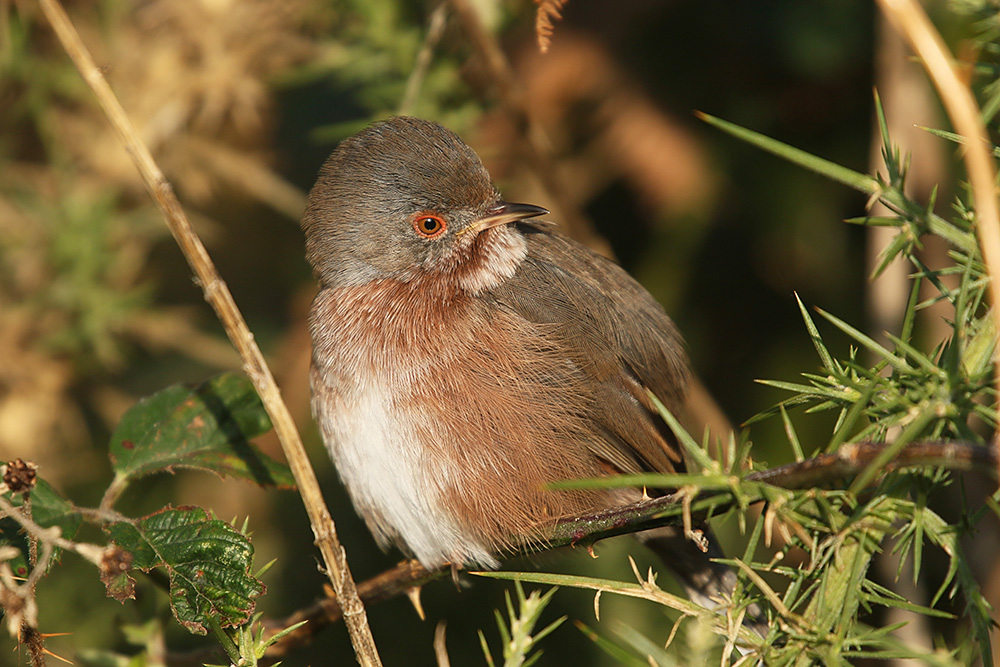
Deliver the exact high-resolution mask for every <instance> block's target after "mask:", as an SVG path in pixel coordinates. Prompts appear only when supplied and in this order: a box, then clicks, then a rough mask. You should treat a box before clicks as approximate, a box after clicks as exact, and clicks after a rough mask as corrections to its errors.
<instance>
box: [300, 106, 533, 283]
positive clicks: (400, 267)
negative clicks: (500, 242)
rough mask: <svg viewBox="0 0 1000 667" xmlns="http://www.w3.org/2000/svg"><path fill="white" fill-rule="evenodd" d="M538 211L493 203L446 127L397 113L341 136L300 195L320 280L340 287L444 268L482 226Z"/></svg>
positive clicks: (478, 167) (483, 174) (474, 159)
mask: <svg viewBox="0 0 1000 667" xmlns="http://www.w3.org/2000/svg"><path fill="white" fill-rule="evenodd" d="M545 212H546V211H545V210H544V209H541V208H538V207H532V206H526V205H518V204H507V203H506V202H503V201H501V199H500V195H499V194H498V193H497V191H496V189H495V188H494V187H493V184H492V182H491V180H490V175H489V173H488V172H487V171H486V168H485V167H484V166H483V163H482V162H481V161H480V159H479V156H477V155H476V153H475V152H474V151H473V150H472V149H471V148H469V147H468V146H467V145H466V144H465V143H464V142H463V141H462V140H461V139H460V138H459V137H458V135H456V134H455V133H454V132H451V131H450V130H447V129H445V128H444V127H442V126H441V125H438V124H437V123H433V122H430V121H426V120H421V119H418V118H410V117H403V116H401V117H396V118H391V119H389V120H386V121H382V122H379V123H375V124H373V125H371V126H370V127H368V128H366V129H365V130H363V131H361V132H360V133H358V134H356V135H354V136H353V137H350V138H349V139H346V140H344V141H343V142H341V144H340V145H339V146H338V147H337V149H336V150H334V152H333V154H332V155H330V158H329V159H328V160H327V161H326V164H324V165H323V168H322V169H321V170H320V173H319V177H318V179H317V181H316V185H315V186H313V189H312V191H311V192H310V193H309V201H308V204H307V206H306V211H305V214H304V215H303V218H302V228H303V230H304V231H305V235H306V258H307V259H308V260H309V263H310V264H312V266H313V270H314V272H315V273H316V275H317V277H318V278H319V280H320V282H321V283H322V284H323V285H325V286H332V287H341V286H351V285H362V284H365V283H368V282H370V281H372V280H376V279H380V278H399V279H403V280H405V279H407V278H409V277H412V276H413V275H415V274H416V273H418V272H421V271H434V270H436V269H438V268H439V267H444V266H448V265H450V264H453V263H454V262H453V255H454V253H455V252H456V250H457V249H459V248H461V247H463V246H467V245H468V243H469V242H470V241H471V239H472V237H474V236H476V234H478V233H479V232H480V231H482V230H483V229H486V228H489V227H495V226H497V225H500V224H504V223H507V222H513V221H515V220H518V219H523V218H526V217H533V216H535V215H541V214H543V213H545ZM469 232H472V233H469ZM463 237H464V238H463Z"/></svg>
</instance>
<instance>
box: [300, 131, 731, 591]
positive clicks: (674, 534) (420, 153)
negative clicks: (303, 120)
mask: <svg viewBox="0 0 1000 667" xmlns="http://www.w3.org/2000/svg"><path fill="white" fill-rule="evenodd" d="M547 214H548V211H547V210H546V209H544V208H541V207H539V206H535V205H531V204H521V203H513V202H508V201H506V200H505V199H503V198H502V197H501V195H500V193H499V192H498V190H497V188H496V187H495V186H494V184H493V181H492V179H491V177H490V174H489V173H488V171H487V170H486V168H485V167H484V166H483V163H482V161H481V160H480V158H479V157H478V155H477V154H476V153H475V152H474V151H473V150H472V149H471V148H470V147H469V146H468V145H467V144H466V143H465V142H464V141H462V139H461V138H460V137H459V136H458V135H457V134H455V133H454V132H452V131H450V130H448V129H446V128H444V127H443V126H441V125H439V124H437V123H434V122H432V121H428V120H423V119H418V118H413V117H406V116H399V117H392V118H389V119H387V120H384V121H380V122H376V123H374V124H372V125H370V126H368V127H367V128H366V129H364V130H362V131H361V132H359V133H358V134H356V135H354V136H352V137H350V138H347V139H345V140H343V141H342V142H341V143H340V144H339V145H338V146H337V147H336V148H335V150H334V151H333V153H332V154H331V155H330V157H329V159H328V160H327V161H326V162H325V164H324V165H323V166H322V168H321V169H320V172H319V175H318V178H317V180H316V183H315V185H314V187H313V188H312V190H311V191H310V194H309V197H308V203H307V206H306V210H305V213H304V214H303V217H302V229H303V231H304V235H305V248H306V258H307V260H308V262H309V263H310V264H311V266H312V268H313V273H314V275H315V277H316V279H317V281H318V283H319V290H318V292H317V295H316V297H315V299H314V302H313V304H312V307H311V310H310V315H309V328H310V335H311V339H312V346H313V350H312V363H311V370H310V385H311V391H312V410H313V414H314V417H315V419H316V422H317V425H318V428H319V431H320V434H321V436H322V439H323V441H324V443H325V445H326V448H327V450H328V452H329V454H330V456H331V458H332V460H333V462H334V464H335V467H336V469H337V471H338V473H339V476H340V478H341V480H342V481H343V483H344V486H345V487H346V489H347V491H348V494H349V496H350V498H351V500H352V503H353V505H354V507H355V508H356V510H357V512H358V513H359V514H360V515H361V516H362V517H363V518H364V520H365V522H366V523H367V525H368V527H369V529H370V530H371V532H372V533H373V535H374V536H375V538H376V540H377V541H378V542H379V544H380V545H381V546H382V547H383V548H388V547H391V546H393V545H395V546H397V547H399V548H401V549H402V551H403V552H404V553H405V554H407V555H408V556H410V557H413V558H415V559H417V560H418V561H419V562H420V563H421V564H422V565H424V566H425V567H427V568H429V569H434V568H438V567H441V566H444V565H446V564H451V565H452V566H453V567H471V566H477V567H485V568H495V567H497V566H498V565H499V562H500V559H501V558H502V557H503V556H504V554H506V553H508V552H509V551H510V550H512V549H516V548H518V547H519V546H523V545H524V544H525V543H528V542H530V541H531V540H532V539H533V537H534V536H537V535H538V533H539V531H540V530H543V529H544V527H545V526H547V525H550V524H551V523H552V522H554V521H557V520H559V519H560V518H565V517H572V516H581V515H586V514H589V513H593V512H597V511H600V510H603V509H607V508H610V507H614V506H619V505H624V504H628V503H632V502H636V501H639V500H641V499H642V498H643V496H644V493H645V490H637V489H610V490H609V489H587V490H579V489H574V490H553V489H551V488H550V485H551V484H552V483H554V482H559V481H563V480H573V479H582V478H595V477H605V476H609V475H615V474H623V473H641V472H647V471H652V472H662V473H678V472H683V471H684V470H685V461H684V457H683V456H682V454H681V452H680V449H679V447H678V444H677V441H676V439H675V438H674V436H673V434H672V432H671V431H670V429H669V428H668V427H667V425H666V424H665V423H664V421H663V419H662V417H661V415H660V414H659V412H658V410H657V408H656V406H655V404H654V402H653V400H652V399H651V397H650V395H651V394H652V395H654V396H656V397H657V398H658V399H659V400H660V401H662V402H663V404H664V405H666V407H667V408H668V409H670V410H671V411H674V412H675V413H676V412H677V411H679V410H681V409H682V408H683V403H684V400H685V397H686V395H687V391H688V385H689V378H690V371H689V363H688V358H687V353H686V350H685V345H684V342H683V340H682V338H681V335H680V333H679V332H678V329H677V327H676V326H675V325H674V323H673V322H672V320H671V319H670V318H669V317H668V316H667V314H666V313H665V312H664V309H663V308H662V306H660V304H659V303H657V301H656V300H655V299H654V298H653V297H652V296H651V295H650V294H649V292H648V291H647V290H646V289H645V288H643V287H642V286H641V285H640V284H639V283H638V282H636V280H634V279H633V278H632V277H631V276H630V275H629V274H628V273H627V272H626V271H624V270H623V269H622V268H621V267H619V266H618V265H617V264H616V263H614V262H613V261H611V260H609V259H606V258H605V257H603V256H600V255H598V254H596V253H594V252H592V251H591V250H589V249H588V248H586V247H584V246H583V245H581V244H579V243H577V242H575V241H573V240H571V239H569V238H567V237H565V236H563V235H561V234H559V233H558V232H557V231H556V230H555V229H554V226H553V225H552V224H550V223H548V222H547V221H544V220H539V219H540V218H541V217H542V216H545V215H547ZM709 534H710V533H709ZM637 537H638V538H639V540H640V541H642V542H644V543H646V545H647V546H649V547H650V548H651V549H653V550H654V551H655V552H657V553H658V554H660V556H661V558H662V560H663V561H664V562H665V563H666V564H667V565H668V566H669V567H670V568H671V569H673V570H674V572H675V573H676V574H677V575H678V578H679V580H680V582H681V583H682V584H683V586H684V587H685V588H686V589H687V590H688V593H689V595H690V596H691V597H692V598H693V599H694V600H696V601H698V602H700V603H702V604H703V605H706V606H708V605H712V606H717V605H719V604H720V599H721V598H723V597H725V595H727V594H728V593H730V592H731V591H732V589H733V587H734V586H735V583H736V579H735V575H734V574H733V572H732V571H731V570H730V569H729V568H728V567H726V566H725V565H721V564H719V563H716V562H714V561H713V560H712V557H713V556H719V555H721V552H720V551H719V550H718V547H717V546H716V545H715V543H714V540H711V541H710V542H711V544H710V547H709V549H708V551H707V552H706V551H705V547H704V545H699V544H695V543H694V542H693V541H692V540H690V539H688V538H686V537H685V536H684V534H683V533H682V531H680V530H678V529H676V528H672V527H662V528H654V529H651V530H647V531H644V532H640V533H638V534H637Z"/></svg>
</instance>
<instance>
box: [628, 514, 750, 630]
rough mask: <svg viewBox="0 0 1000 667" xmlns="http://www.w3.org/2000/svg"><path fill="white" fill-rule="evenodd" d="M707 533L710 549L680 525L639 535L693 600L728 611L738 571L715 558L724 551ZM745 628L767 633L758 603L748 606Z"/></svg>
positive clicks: (721, 556)
mask: <svg viewBox="0 0 1000 667" xmlns="http://www.w3.org/2000/svg"><path fill="white" fill-rule="evenodd" d="M705 536H706V537H707V551H703V550H702V546H703V545H699V544H696V543H695V542H694V541H692V540H691V539H689V538H687V537H685V536H684V533H683V531H681V530H679V529H677V528H672V527H663V528H655V529H653V530H647V531H645V532H642V533H638V534H637V535H636V537H637V538H638V539H639V540H640V541H641V542H643V543H644V544H645V545H646V546H647V547H649V548H650V549H651V550H652V551H653V552H654V553H655V554H656V555H657V556H658V557H659V558H660V560H661V561H663V564H664V565H666V566H667V567H669V568H670V569H671V570H672V571H673V572H674V574H676V575H677V578H678V580H679V582H680V583H681V585H683V586H684V588H685V589H686V590H687V593H688V596H689V597H690V598H691V600H692V601H694V602H697V603H698V604H700V605H701V606H703V607H705V608H706V609H718V611H719V613H725V604H726V602H725V601H726V600H728V599H730V598H731V596H732V594H733V591H734V590H735V589H736V584H737V580H736V573H735V572H734V571H733V570H732V568H730V567H729V566H728V565H726V564H724V563H716V562H714V561H713V560H712V559H714V558H725V554H723V553H722V550H721V549H720V548H719V546H718V542H717V540H716V539H715V536H714V535H712V534H711V532H708V531H707V530H706V531H705ZM743 627H745V628H747V629H748V630H751V631H753V632H754V633H756V634H757V635H759V636H761V637H766V636H767V634H768V625H767V619H766V618H765V616H764V613H763V612H762V611H761V609H760V607H758V606H757V605H756V604H753V605H750V606H749V607H748V608H747V611H746V615H745V616H744V617H743Z"/></svg>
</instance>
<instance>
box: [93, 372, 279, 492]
mask: <svg viewBox="0 0 1000 667" xmlns="http://www.w3.org/2000/svg"><path fill="white" fill-rule="evenodd" d="M270 428H271V422H270V420H269V419H268V417H267V413H266V412H265V411H264V408H263V406H262V405H261V402H260V399H259V398H258V397H257V393H256V392H255V391H254V389H253V385H251V384H250V382H249V380H247V379H246V378H245V377H243V376H242V375H238V374H235V373H224V374H222V375H219V376H217V377H215V378H212V379H211V380H208V381H207V382H204V383H202V384H200V385H198V386H197V387H189V386H186V385H174V386H172V387H168V388H166V389H164V390H163V391H160V392H158V393H156V394H154V395H153V396H150V397H148V398H145V399H143V400H141V401H139V402H138V403H136V404H135V405H134V406H133V407H132V408H131V409H130V410H129V411H128V412H126V413H125V416H124V417H123V418H122V420H121V423H120V424H119V425H118V428H117V429H115V432H114V435H113V436H112V437H111V448H110V450H111V451H110V455H111V461H112V465H113V466H114V470H115V473H116V480H115V483H116V484H118V485H122V484H124V483H127V482H129V481H132V480H134V479H136V478H138V477H142V476H144V475H149V474H152V473H156V472H163V471H166V472H171V471H172V470H173V469H174V468H175V467H185V468H197V469H199V470H207V471H209V472H214V473H216V474H217V475H220V476H227V475H228V476H231V477H238V478H241V479H248V480H252V481H254V482H256V483H258V484H261V485H273V486H292V485H293V484H294V480H293V478H292V476H291V473H290V472H289V470H288V467H287V466H285V465H284V464H281V463H278V462H277V461H275V460H274V459H271V458H270V457H268V456H266V455H264V454H262V453H261V452H260V451H259V450H258V449H257V448H256V447H254V446H253V445H251V444H250V442H249V440H250V439H251V438H254V437H256V436H258V435H260V434H262V433H265V432H267V431H268V430H269V429H270Z"/></svg>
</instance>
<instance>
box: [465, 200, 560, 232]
mask: <svg viewBox="0 0 1000 667" xmlns="http://www.w3.org/2000/svg"><path fill="white" fill-rule="evenodd" d="M540 215H548V210H547V209H544V208H542V207H541V206H535V205H533V204H512V203H510V202H505V201H498V202H497V203H496V204H494V205H493V206H491V207H490V208H489V210H488V211H487V212H486V215H484V216H483V217H481V218H479V219H478V220H476V221H475V222H473V223H472V224H471V225H469V226H468V227H466V228H465V229H463V230H462V231H460V232H459V235H461V234H465V233H466V232H476V233H477V234H478V233H479V232H481V231H483V230H484V229H489V228H490V227H499V226H500V225H506V224H509V223H511V222H517V221H518V220H525V219H527V218H535V217H538V216H540Z"/></svg>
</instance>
